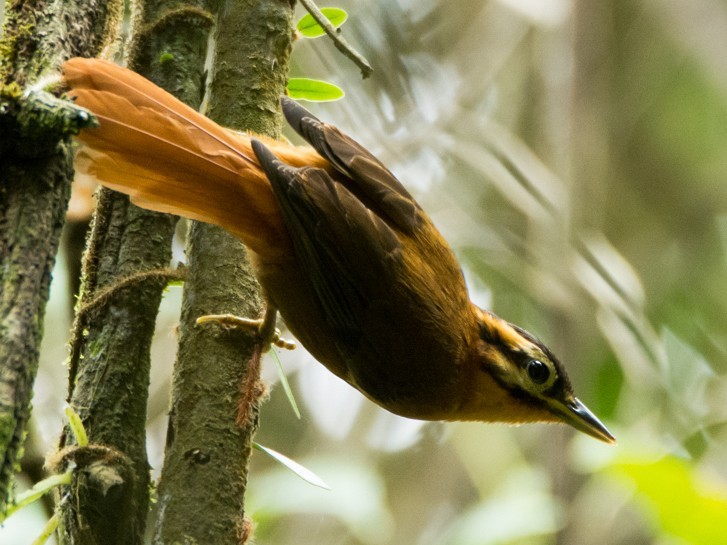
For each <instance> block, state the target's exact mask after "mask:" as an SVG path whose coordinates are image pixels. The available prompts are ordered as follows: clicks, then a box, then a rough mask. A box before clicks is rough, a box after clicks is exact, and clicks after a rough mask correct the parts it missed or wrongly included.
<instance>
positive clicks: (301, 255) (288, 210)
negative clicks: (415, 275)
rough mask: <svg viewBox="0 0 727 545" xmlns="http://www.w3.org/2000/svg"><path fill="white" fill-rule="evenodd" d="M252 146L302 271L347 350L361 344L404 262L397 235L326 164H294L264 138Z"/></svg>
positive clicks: (344, 353)
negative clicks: (372, 312) (368, 320)
mask: <svg viewBox="0 0 727 545" xmlns="http://www.w3.org/2000/svg"><path fill="white" fill-rule="evenodd" d="M252 146H253V150H254V151H255V154H256V155H257V158H258V161H260V164H261V165H262V167H263V170H264V171H265V173H266V174H267V176H268V179H269V180H270V183H271V184H272V187H273V191H274V193H275V196H276V198H277V200H278V202H279V204H280V209H281V212H282V215H283V219H284V221H285V224H286V226H287V229H288V232H289V234H290V237H291V239H292V241H293V246H294V249H295V254H296V258H297V260H298V261H299V265H300V268H299V271H300V274H301V275H305V278H306V281H307V283H308V284H309V286H310V289H311V290H312V293H314V294H315V295H316V298H317V300H318V301H319V303H320V305H321V310H322V311H323V312H322V315H323V316H325V320H326V322H327V325H328V326H329V327H330V328H331V330H332V331H333V332H334V333H335V341H336V343H337V345H338V349H339V350H340V351H341V352H342V354H343V355H344V356H345V355H350V354H352V353H353V352H355V351H356V350H358V348H359V343H360V342H361V330H362V323H361V321H362V320H363V319H364V317H365V314H366V312H367V309H368V308H369V307H370V306H371V305H372V304H382V303H383V304H386V301H383V302H381V301H373V300H372V296H374V294H376V296H378V297H383V298H386V287H385V286H386V285H387V278H389V277H390V276H391V274H392V268H393V266H394V265H395V263H396V262H397V260H399V259H401V242H400V240H399V238H398V237H397V234H396V232H395V231H394V230H393V229H392V228H391V227H390V226H389V225H387V223H386V222H385V221H384V220H383V219H382V218H380V217H379V216H378V215H377V214H375V213H373V212H372V211H371V210H370V209H368V208H367V207H366V206H365V205H364V204H363V203H362V202H361V201H360V200H359V199H358V198H357V196H355V195H354V194H353V193H352V192H351V191H349V190H348V189H347V188H346V187H344V185H343V184H342V183H340V182H338V181H336V180H334V179H333V178H332V177H331V176H330V175H329V173H328V172H326V171H325V170H323V169H320V168H313V167H306V168H294V167H291V166H289V165H286V164H284V163H282V162H281V161H279V160H278V159H277V158H276V157H275V155H273V153H272V152H271V151H270V150H269V149H268V148H267V147H266V146H265V145H264V144H262V143H261V142H259V141H257V140H253V142H252Z"/></svg>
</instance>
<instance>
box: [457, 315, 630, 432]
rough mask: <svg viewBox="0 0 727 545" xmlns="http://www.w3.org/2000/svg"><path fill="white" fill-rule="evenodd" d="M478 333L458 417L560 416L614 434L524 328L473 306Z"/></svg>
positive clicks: (526, 419)
mask: <svg viewBox="0 0 727 545" xmlns="http://www.w3.org/2000/svg"><path fill="white" fill-rule="evenodd" d="M475 313H476V317H477V322H478V325H479V335H478V339H477V348H476V350H475V351H474V360H475V362H474V367H475V369H474V371H473V373H474V380H472V382H471V384H470V391H469V394H468V396H467V399H466V401H465V403H464V405H463V406H462V408H461V416H462V419H463V420H480V421H485V422H494V421H497V422H509V423H513V424H519V423H525V422H563V423H565V424H569V425H571V426H573V427H574V428H576V429H577V430H579V431H582V432H584V433H587V434H588V435H591V436H593V437H595V438H596V439H600V440H601V441H605V442H607V443H614V442H615V441H616V439H615V438H614V437H613V435H611V433H610V432H609V431H608V429H606V426H604V425H603V424H602V423H601V422H600V421H599V420H598V418H596V416H595V415H594V414H593V413H592V412H591V411H589V410H588V408H587V407H586V406H585V405H584V404H583V403H581V402H580V401H579V400H578V398H577V397H575V395H574V394H573V389H572V388H571V384H570V381H569V380H568V375H567V374H566V372H565V369H564V368H563V365H562V364H561V363H560V362H559V361H558V359H557V358H556V357H555V356H554V355H553V353H552V352H551V351H550V350H549V349H548V348H547V347H546V346H545V345H544V344H543V343H541V342H540V341H539V340H538V339H537V338H535V337H534V336H533V335H531V334H530V333H528V332H527V331H525V330H523V329H521V328H519V327H517V326H515V325H512V324H510V323H508V322H506V321H505V320H502V319H500V318H498V317H497V316H495V315H494V314H492V313H490V312H487V311H485V310H482V309H479V308H476V307H475Z"/></svg>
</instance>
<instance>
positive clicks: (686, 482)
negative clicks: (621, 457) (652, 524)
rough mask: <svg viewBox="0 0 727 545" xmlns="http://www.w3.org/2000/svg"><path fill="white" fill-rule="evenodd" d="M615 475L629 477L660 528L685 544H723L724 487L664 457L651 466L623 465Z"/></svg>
mask: <svg viewBox="0 0 727 545" xmlns="http://www.w3.org/2000/svg"><path fill="white" fill-rule="evenodd" d="M613 470H614V471H615V472H617V474H618V473H620V474H622V475H626V476H627V477H628V478H630V479H631V480H632V481H633V483H634V485H635V487H636V491H637V493H638V494H640V495H641V496H642V497H644V498H647V499H648V500H649V501H650V502H651V505H652V507H653V509H651V510H650V511H649V512H650V513H653V514H655V515H656V517H657V518H658V520H659V526H660V527H661V528H662V529H663V530H664V531H665V532H667V533H669V534H671V535H673V536H677V537H678V538H680V539H682V540H683V541H684V542H685V543H699V544H700V545H720V544H722V543H724V523H725V520H727V486H725V483H724V482H722V481H720V480H719V479H715V478H713V477H711V476H709V475H703V474H701V473H700V472H699V468H697V467H694V466H693V465H691V464H689V463H688V462H686V461H684V460H681V459H679V458H675V457H673V456H667V457H665V458H662V459H661V460H659V461H657V462H653V463H638V462H624V463H618V464H615V465H614V466H613Z"/></svg>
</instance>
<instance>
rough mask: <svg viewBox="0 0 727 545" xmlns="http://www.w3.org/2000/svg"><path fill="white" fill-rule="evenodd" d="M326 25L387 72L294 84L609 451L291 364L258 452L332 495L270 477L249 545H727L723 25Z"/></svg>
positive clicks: (304, 69)
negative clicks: (443, 411)
mask: <svg viewBox="0 0 727 545" xmlns="http://www.w3.org/2000/svg"><path fill="white" fill-rule="evenodd" d="M336 5H340V6H341V7H344V8H346V9H347V10H348V11H349V14H350V18H349V21H348V22H347V23H346V25H345V27H344V32H345V34H346V36H347V38H348V40H349V41H350V42H351V43H353V44H355V45H356V47H357V48H359V49H360V50H361V51H362V53H363V54H364V55H365V56H366V57H367V58H368V60H369V61H370V62H371V64H372V65H373V66H374V69H375V70H376V71H375V73H374V75H373V76H372V77H371V78H370V79H368V80H365V81H361V80H360V77H359V74H358V70H357V69H356V68H355V67H354V66H352V65H350V64H349V63H348V62H347V61H345V60H344V59H342V58H341V57H340V55H339V54H337V52H336V51H335V50H334V49H333V47H331V46H330V44H327V43H326V42H325V41H324V39H321V40H317V41H303V42H301V43H299V44H298V45H297V47H296V50H295V52H294V59H293V60H294V63H296V66H294V68H293V73H292V74H291V75H294V76H296V75H304V76H308V77H317V78H321V79H327V80H330V81H334V82H335V83H337V84H338V85H340V86H341V87H343V88H344V89H345V90H346V92H347V96H346V98H345V99H344V100H343V101H341V102H339V103H331V104H325V105H316V106H314V107H313V108H312V109H313V110H314V111H315V113H316V114H317V115H319V116H320V117H322V118H324V119H327V120H330V121H332V122H335V123H336V124H338V125H339V126H341V127H342V128H343V129H344V130H346V131H349V132H350V133H352V134H354V135H356V137H357V139H358V140H360V141H361V142H362V143H364V144H365V145H367V146H368V147H370V148H371V149H372V150H373V151H374V152H375V153H377V154H378V155H379V156H380V158H381V159H382V160H383V161H384V162H385V163H387V164H388V165H390V166H391V167H392V169H393V170H394V171H395V172H396V173H397V174H398V175H399V176H400V177H401V179H402V180H403V181H404V182H405V183H406V184H407V185H408V187H409V188H410V189H411V190H412V191H413V192H414V193H415V194H416V195H417V197H418V198H419V199H420V201H421V203H422V204H423V206H424V208H425V209H426V210H428V211H429V212H430V213H431V215H432V216H433V218H434V219H435V222H436V223H437V224H438V225H439V226H440V228H441V230H442V231H443V233H444V234H445V236H446V237H447V238H448V239H449V240H450V241H451V243H452V245H453V247H454V248H455V250H456V252H457V254H458V255H459V256H460V258H461V259H462V262H463V265H464V267H465V270H466V274H467V276H468V280H469V284H470V286H471V289H472V293H473V297H474V298H475V299H476V300H477V301H478V302H479V303H481V304H482V305H483V306H486V307H488V308H491V309H493V310H494V311H495V312H497V313H498V314H500V315H501V316H503V317H505V318H507V319H508V320H511V321H513V322H516V323H518V324H521V325H523V326H525V327H526V328H527V329H529V330H531V331H534V332H537V333H538V334H539V336H541V337H542V338H543V339H544V340H546V341H547V342H548V343H549V344H550V345H551V346H552V348H553V349H554V350H555V351H556V352H557V353H558V354H560V355H561V357H562V359H563V361H564V362H566V365H567V366H568V368H569V370H570V373H571V377H572V379H573V382H574V385H575V388H576V391H577V393H578V395H579V397H580V398H581V399H582V400H583V401H584V402H586V403H587V404H588V405H589V407H590V408H591V409H593V410H594V412H596V413H597V414H598V415H599V416H601V417H602V418H603V419H604V420H605V422H606V423H607V424H608V425H609V427H610V428H611V431H613V432H614V434H615V435H616V436H617V438H618V440H619V444H618V445H617V446H615V447H614V446H607V445H601V444H599V443H597V442H596V441H594V440H593V439H590V438H587V437H582V436H578V435H576V434H575V433H574V432H572V431H570V430H568V429H566V428H564V427H557V426H545V425H537V426H527V427H521V428H510V427H505V426H497V425H478V424H447V425H442V424H423V423H420V422H416V421H410V420H405V419H402V418H398V417H394V416H392V415H390V414H388V413H385V412H383V411H381V410H379V409H378V408H376V407H374V406H373V405H372V404H370V403H369V402H368V401H366V400H365V399H364V398H363V397H362V396H360V395H359V394H358V393H356V392H355V391H353V390H352V389H351V388H349V387H348V386H346V385H345V384H343V383H341V382H340V381H338V380H337V379H335V378H334V377H333V376H332V375H330V374H329V373H328V372H327V371H326V370H325V369H324V368H323V367H322V366H320V365H319V364H317V363H315V362H314V361H313V360H312V359H311V358H310V357H309V356H307V355H306V354H305V353H304V352H303V351H302V350H296V351H295V352H293V353H289V354H288V353H286V354H281V359H282V360H283V365H284V366H285V368H286V370H287V371H288V373H289V376H290V380H291V382H292V385H293V388H294V390H295V392H296V396H297V398H298V400H299V401H300V402H301V405H302V412H303V417H302V419H301V420H297V419H296V418H295V416H294V415H293V413H292V411H291V409H290V407H289V406H288V404H287V401H286V400H285V396H284V395H283V393H282V389H281V388H276V387H275V386H273V388H272V393H271V397H270V401H269V402H268V403H267V404H266V405H265V406H264V408H263V411H262V415H261V428H260V431H259V433H258V436H257V440H258V441H259V442H260V443H262V444H264V445H266V446H269V447H272V448H275V449H276V450H278V451H281V452H283V453H285V454H287V455H288V456H290V457H292V458H294V459H295V460H297V461H299V462H302V463H304V464H305V465H306V466H308V467H310V468H311V469H313V470H315V471H316V472H317V474H318V475H319V476H320V477H321V478H323V479H324V480H325V481H326V482H327V483H328V485H329V486H330V487H331V488H332V490H331V491H324V490H320V489H317V488H314V487H311V486H310V485H307V484H306V483H303V482H302V481H299V480H298V479H297V478H296V477H295V476H293V475H291V474H290V473H289V472H287V471H286V470H284V469H282V468H281V467H280V466H279V465H276V464H275V463H274V462H272V461H270V460H268V459H266V458H264V457H262V456H255V458H254V459H253V466H252V471H251V474H250V487H249V490H248V500H247V502H246V505H247V510H248V512H249V514H251V515H252V516H253V518H254V519H255V521H256V523H257V530H256V536H257V542H258V543H261V544H273V543H274V544H278V545H282V544H286V543H291V544H292V543H296V544H301V545H306V544H316V545H322V544H327V543H336V544H341V543H347V544H348V543H350V544H357V545H358V544H363V545H379V544H382V545H383V544H388V543H391V544H394V543H397V544H398V543H412V544H420V545H429V544H435V543H436V544H445V545H446V544H457V545H468V544H472V545H481V544H489V543H493V544H494V543H498V544H500V543H502V544H504V543H508V544H515V543H517V544H526V543H527V544H556V543H557V544H574V545H575V544H591V543H593V544H629V545H631V544H639V543H656V544H660V545H662V544H669V545H671V544H680V543H694V544H711V543H714V544H717V543H723V542H724V528H725V527H727V427H726V426H725V421H726V420H727V403H725V399H727V380H726V379H725V373H726V372H727V368H726V367H727V359H726V358H725V353H726V352H727V327H725V322H726V319H725V315H727V312H726V311H727V280H726V279H727V275H726V274H725V270H726V268H727V153H725V149H727V57H725V55H724V51H725V50H727V6H725V4H724V3H723V2H719V1H717V0H692V1H691V2H679V1H677V0H638V1H627V0H608V1H602V2H587V1H585V0H572V1H569V0H531V1H528V0H497V1H496V0H492V1H484V2H483V1H461V2H456V3H454V2H436V1H434V0H397V1H394V0H367V1H361V0H359V1H358V2H354V1H353V0H350V1H344V0H339V1H338V2H336ZM175 258H176V259H181V255H179V254H177V255H176V256H175ZM66 271H67V262H64V260H63V259H61V261H60V262H59V264H58V266H57V267H56V274H55V280H54V284H53V292H52V298H51V304H50V306H49V309H48V317H47V320H48V322H47V326H46V338H45V341H44V351H43V358H42V361H41V368H40V373H39V377H38V381H37V386H36V394H35V399H34V427H33V430H32V432H31V437H30V444H29V450H30V453H29V457H28V460H29V461H32V458H33V456H36V457H38V456H42V455H43V454H45V453H46V452H48V451H49V450H50V449H51V448H52V446H53V445H54V444H55V441H56V440H57V437H58V434H59V432H60V428H61V414H62V405H63V398H64V395H65V388H64V385H65V378H64V377H65V369H64V367H63V366H62V362H63V361H64V359H65V355H66V349H65V345H64V343H65V342H66V340H67V331H68V327H67V326H68V320H69V314H70V313H69V308H70V306H71V302H72V299H71V297H72V296H71V295H70V294H69V293H68V290H67V285H68V283H67V280H68V279H67V278H65V275H66ZM163 307H164V308H163V310H162V313H161V315H160V318H159V321H158V329H157V335H156V338H157V340H156V343H155V345H154V347H153V351H154V354H153V357H154V364H153V365H154V366H153V374H154V378H153V382H152V389H151V391H152V395H151V398H150V401H149V403H150V406H149V414H150V420H149V435H148V445H149V453H150V460H151V463H152V465H153V466H154V470H155V472H157V473H155V476H158V470H159V468H160V467H161V459H162V455H163V452H162V449H163V444H164V434H165V431H166V411H167V407H168V391H169V384H168V380H169V375H170V370H169V369H170V365H171V362H172V361H173V356H174V354H173V352H174V350H175V346H176V340H175V338H174V332H173V331H174V326H175V323H176V321H177V320H178V308H179V293H178V292H177V290H175V289H173V288H172V289H170V290H169V292H168V294H167V296H166V298H165V302H164V304H163ZM267 367H268V368H267V369H266V375H267V378H268V380H269V382H270V383H274V382H275V380H276V379H275V371H274V366H273V365H272V363H270V362H269V363H268V365H267ZM210 372H213V370H210ZM37 515H38V517H39V518H40V524H42V523H43V516H44V515H43V513H37ZM21 516H25V517H30V518H32V517H34V516H35V514H33V513H32V512H29V513H25V514H21V515H17V517H21ZM18 520H20V522H16V521H15V520H14V519H13V520H11V521H10V523H9V524H8V527H7V528H6V529H4V530H0V541H2V542H3V543H27V542H29V541H30V538H18V537H13V536H18V535H19V534H17V533H14V534H10V532H11V531H13V532H17V531H18V529H19V527H20V526H22V527H23V528H26V527H27V526H26V525H27V524H29V523H28V520H21V519H18ZM11 525H14V527H15V530H13V526H11ZM3 532H6V533H5V534H4V533H3ZM35 534H37V532H35V531H30V533H29V534H25V533H24V532H23V535H28V536H32V535H35ZM8 535H10V536H11V537H10V539H9V540H8V538H7V537H3V536H8ZM18 539H20V540H18Z"/></svg>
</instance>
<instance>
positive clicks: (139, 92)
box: [63, 58, 325, 259]
mask: <svg viewBox="0 0 727 545" xmlns="http://www.w3.org/2000/svg"><path fill="white" fill-rule="evenodd" d="M63 72H64V78H65V80H66V82H67V83H68V85H69V87H70V88H71V95H72V96H74V97H75V98H76V101H77V103H78V104H79V105H81V106H83V107H84V108H87V109H89V110H90V111H91V112H93V114H94V115H95V116H96V117H97V118H98V119H99V123H100V126H99V127H98V128H93V129H87V130H84V131H83V132H82V134H81V135H80V136H79V139H80V140H81V141H82V143H83V144H84V146H83V147H82V148H81V151H80V152H79V155H78V158H77V161H76V168H77V170H79V172H81V174H85V175H89V176H92V177H95V178H96V179H97V180H98V181H99V182H100V183H101V184H103V185H105V186H108V187H110V188H112V189H115V190H118V191H121V192H123V193H126V194H128V195H130V196H131V198H132V200H133V201H134V202H135V203H137V204H139V205H140V206H142V207H144V208H149V209H152V210H157V211H160V212H170V213H174V214H178V215H181V216H185V217H189V218H192V219H197V220H200V221H206V222H209V223H214V224H217V225H220V226H222V227H224V228H226V229H227V230H228V231H230V232H231V233H232V234H234V235H235V236H237V237H238V238H240V239H241V240H242V241H243V242H244V243H245V244H247V245H248V246H249V247H250V248H251V249H252V250H253V251H255V252H256V253H258V254H260V255H264V256H266V257H267V258H268V259H275V258H276V257H278V256H279V255H281V254H284V253H287V252H288V251H289V249H290V241H289V238H288V235H287V232H286V230H285V226H284V224H283V221H282V218H281V216H280V211H279V209H278V205H277V203H276V201H275V197H274V194H273V192H272V188H271V187H270V183H269V182H268V180H267V179H266V177H265V174H264V173H263V172H262V170H261V168H260V165H259V164H258V162H257V160H256V159H255V156H254V154H253V152H252V149H251V148H250V138H249V137H248V136H247V135H245V134H242V133H236V132H233V131H229V130H227V129H224V128H222V127H220V126H219V125H217V124H216V123H214V122H213V121H211V120H210V119H208V118H206V117H204V116H203V115H201V114H199V113H198V112H196V111H195V110H193V109H192V108H190V107H188V106H186V105H185V104H183V103H181V102H180V101H178V100H177V99H176V98H174V97H172V96H171V95H170V94H168V93H167V92H166V91H164V90H162V89H161V88H159V87H157V86H156V85H154V84H153V83H151V82H149V81H148V80H146V79H145V78H143V77H141V76H139V75H138V74H135V73H134V72H132V71H130V70H127V69H125V68H121V67H119V66H117V65H115V64H112V63H110V62H107V61H103V60H99V59H80V58H76V59H71V60H69V61H67V62H66V63H65V64H64V66H63ZM267 143H268V142H267V141H266V144H267ZM269 143H270V145H271V147H272V149H273V150H274V152H276V153H278V154H280V156H281V159H283V160H284V161H286V162H291V163H292V164H296V165H298V166H303V165H304V164H308V163H313V164H315V163H319V166H320V163H321V162H322V161H323V160H322V159H321V158H320V157H319V156H317V154H315V153H314V152H313V151H312V150H309V149H306V148H296V147H294V146H290V145H287V144H283V143H281V142H274V141H270V142H269ZM323 163H325V162H324V161H323Z"/></svg>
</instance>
